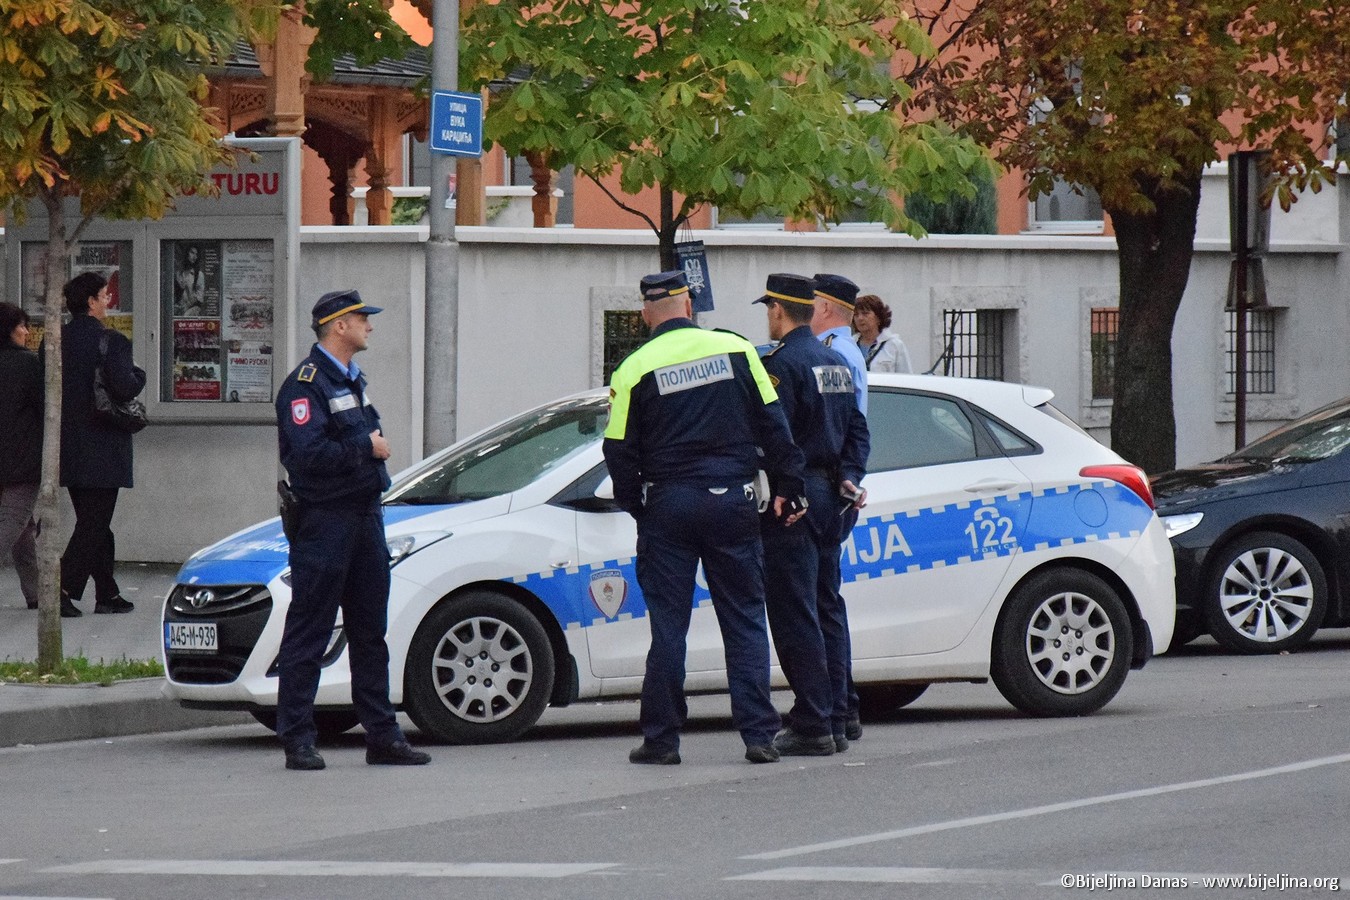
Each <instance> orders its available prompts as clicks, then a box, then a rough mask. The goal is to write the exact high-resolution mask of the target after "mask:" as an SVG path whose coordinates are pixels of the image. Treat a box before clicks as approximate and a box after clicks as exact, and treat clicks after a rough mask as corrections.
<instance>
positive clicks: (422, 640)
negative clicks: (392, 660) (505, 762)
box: [403, 591, 554, 744]
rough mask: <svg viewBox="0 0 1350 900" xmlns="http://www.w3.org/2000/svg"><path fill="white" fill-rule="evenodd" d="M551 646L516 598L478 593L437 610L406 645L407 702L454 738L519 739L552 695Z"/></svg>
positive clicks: (426, 725)
mask: <svg viewBox="0 0 1350 900" xmlns="http://www.w3.org/2000/svg"><path fill="white" fill-rule="evenodd" d="M553 666H554V661H553V645H552V644H550V643H549V639H548V634H547V633H546V632H545V631H544V628H543V626H542V625H540V624H539V621H538V620H537V619H536V618H535V617H534V616H533V615H532V614H531V613H530V612H529V611H528V610H527V609H525V607H523V606H521V605H520V604H519V603H517V602H515V601H514V600H511V599H509V598H507V597H503V596H501V595H499V594H494V593H490V592H487V591H475V592H473V593H468V594H465V595H464V596H462V597H457V598H456V599H454V600H451V601H448V602H445V603H442V604H440V605H439V606H437V607H436V608H434V609H433V610H432V611H431V612H430V613H428V614H427V617H426V618H425V619H424V620H423V621H422V624H421V625H420V626H419V627H418V629H417V633H416V635H414V636H413V640H412V644H411V645H410V646H409V648H408V663H407V667H406V669H405V676H404V677H405V689H404V694H403V696H404V701H405V702H404V705H405V706H406V707H407V710H408V715H409V716H410V717H411V718H412V720H413V722H415V723H416V724H417V727H418V728H420V729H421V730H422V731H423V732H424V733H426V734H429V735H432V736H433V737H435V738H437V739H438V740H442V741H446V742H449V743H454V744H491V743H496V742H498V741H509V740H512V739H514V738H516V737H519V736H520V735H521V734H523V733H524V732H525V730H526V729H527V728H529V727H530V726H531V725H533V724H534V723H535V722H537V721H538V720H539V717H540V716H541V715H543V713H544V709H545V708H546V707H547V706H548V700H549V697H550V695H551V694H552V693H553V672H554V668H553Z"/></svg>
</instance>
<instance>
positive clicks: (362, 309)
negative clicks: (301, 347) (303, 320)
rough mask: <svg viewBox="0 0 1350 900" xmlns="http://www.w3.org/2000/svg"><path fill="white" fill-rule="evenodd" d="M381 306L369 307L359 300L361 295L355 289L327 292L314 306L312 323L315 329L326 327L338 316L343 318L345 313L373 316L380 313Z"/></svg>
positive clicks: (382, 308)
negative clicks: (321, 326)
mask: <svg viewBox="0 0 1350 900" xmlns="http://www.w3.org/2000/svg"><path fill="white" fill-rule="evenodd" d="M383 310H384V307H382V306H370V305H369V304H367V303H366V302H365V301H363V300H362V299H361V295H360V294H359V293H357V292H356V290H355V289H348V290H345V291H329V292H328V293H326V294H324V295H323V296H322V297H320V298H319V302H318V303H315V304H314V311H313V313H312V314H313V316H314V322H313V325H314V327H315V328H318V327H319V326H320V325H327V324H328V323H329V322H331V321H333V320H334V319H336V318H337V317H338V316H345V315H346V314H347V313H360V314H361V315H363V316H373V315H375V314H376V313H377V312H382V311H383Z"/></svg>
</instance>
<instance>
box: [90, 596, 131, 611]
mask: <svg viewBox="0 0 1350 900" xmlns="http://www.w3.org/2000/svg"><path fill="white" fill-rule="evenodd" d="M135 608H136V604H134V603H132V602H131V601H130V600H123V599H122V595H121V594H118V595H117V596H116V597H110V598H109V599H107V600H100V601H98V602H97V603H95V604H94V612H96V613H128V612H131V611H132V610H133V609H135Z"/></svg>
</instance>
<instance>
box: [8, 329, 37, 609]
mask: <svg viewBox="0 0 1350 900" xmlns="http://www.w3.org/2000/svg"><path fill="white" fill-rule="evenodd" d="M27 343H28V316H27V314H26V313H24V311H23V310H22V309H20V308H19V307H17V306H14V305H13V304H11V303H0V385H3V386H4V387H3V389H0V422H2V423H4V427H3V428H0V460H3V464H0V554H4V553H6V552H8V553H9V554H10V555H11V556H12V557H13V558H14V571H16V572H18V573H19V589H20V590H21V591H22V592H23V598H24V600H26V601H27V602H28V608H29V609H37V605H38V568H37V547H36V541H35V539H36V537H37V525H35V524H34V522H33V504H34V503H36V502H37V495H38V482H39V481H41V475H42V365H41V363H39V362H38V357H37V354H36V353H34V352H33V351H32V350H29V349H28V347H27Z"/></svg>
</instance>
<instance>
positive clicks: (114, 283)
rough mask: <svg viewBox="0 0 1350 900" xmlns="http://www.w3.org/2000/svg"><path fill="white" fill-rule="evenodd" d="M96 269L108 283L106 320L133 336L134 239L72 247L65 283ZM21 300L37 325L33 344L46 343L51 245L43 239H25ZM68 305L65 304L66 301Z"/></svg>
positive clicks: (108, 323) (22, 252)
mask: <svg viewBox="0 0 1350 900" xmlns="http://www.w3.org/2000/svg"><path fill="white" fill-rule="evenodd" d="M85 272H93V273H95V274H97V275H100V276H102V277H103V279H104V280H105V281H107V283H108V317H107V319H106V320H105V322H106V324H107V325H108V327H109V328H115V329H117V330H118V331H120V332H121V333H122V334H124V335H126V336H127V338H128V339H130V338H131V328H132V323H133V321H134V320H133V317H132V296H133V294H134V291H133V290H132V282H131V242H130V241H80V242H79V243H77V244H75V245H74V246H72V247H71V252H70V275H69V276H68V277H67V278H63V279H62V280H61V283H62V284H63V285H64V284H65V282H66V281H68V280H69V279H70V278H74V277H75V276H77V275H83V274H84V273H85ZM19 280H20V294H21V297H20V300H21V303H22V306H23V309H24V311H25V312H26V313H28V315H29V317H30V318H31V319H32V322H33V326H34V327H33V328H32V330H31V332H30V334H29V344H30V345H31V346H33V347H36V346H37V345H38V344H39V343H41V342H42V334H43V326H44V325H45V322H44V319H45V310H46V306H45V304H46V292H47V245H46V243H45V242H40V241H24V242H23V245H22V250H21V259H20V275H19ZM63 307H64V304H63Z"/></svg>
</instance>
